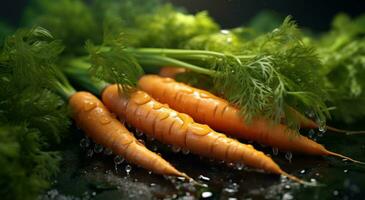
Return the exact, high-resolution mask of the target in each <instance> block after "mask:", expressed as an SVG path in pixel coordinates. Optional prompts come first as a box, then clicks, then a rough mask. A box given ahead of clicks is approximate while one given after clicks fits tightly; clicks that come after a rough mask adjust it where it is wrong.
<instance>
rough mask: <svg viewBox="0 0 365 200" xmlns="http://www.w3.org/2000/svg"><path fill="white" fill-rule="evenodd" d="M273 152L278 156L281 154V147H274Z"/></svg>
mask: <svg viewBox="0 0 365 200" xmlns="http://www.w3.org/2000/svg"><path fill="white" fill-rule="evenodd" d="M272 153H273V154H274V156H277V155H278V154H279V149H278V148H277V147H273V148H272Z"/></svg>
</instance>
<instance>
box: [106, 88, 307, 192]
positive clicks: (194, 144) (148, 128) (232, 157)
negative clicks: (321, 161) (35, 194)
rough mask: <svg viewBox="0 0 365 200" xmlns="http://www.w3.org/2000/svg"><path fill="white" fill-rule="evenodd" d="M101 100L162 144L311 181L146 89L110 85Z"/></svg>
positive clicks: (296, 179) (295, 179)
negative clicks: (126, 91)
mask: <svg viewBox="0 0 365 200" xmlns="http://www.w3.org/2000/svg"><path fill="white" fill-rule="evenodd" d="M102 101H103V102H104V104H105V106H106V107H107V108H109V109H110V110H111V111H112V112H114V113H116V114H117V115H118V116H119V117H121V118H123V119H124V120H126V122H128V123H130V124H131V125H132V126H134V127H136V128H138V129H139V130H141V131H143V132H144V133H146V134H147V135H149V136H151V137H154V138H156V139H157V140H159V141H160V142H162V143H165V144H170V145H174V146H178V147H180V148H183V149H188V150H190V151H191V152H192V153H195V154H198V155H202V156H206V157H211V158H215V159H218V160H224V161H226V162H233V163H242V164H245V165H247V166H250V167H254V168H257V169H262V170H265V171H266V172H270V173H274V174H279V175H284V176H287V177H289V178H290V179H292V180H294V181H297V182H300V183H302V184H309V185H310V184H311V183H307V182H305V181H303V180H300V179H298V178H296V177H294V176H292V175H289V174H287V173H286V172H284V171H283V170H282V169H281V168H280V167H279V166H278V165H277V164H276V163H275V162H274V161H273V160H272V159H271V158H270V157H268V156H266V155H265V154H264V153H262V152H260V151H257V150H255V149H254V148H253V147H252V145H245V144H242V143H240V142H238V141H237V140H235V139H231V138H228V137H227V136H225V135H224V134H221V133H217V132H215V131H214V130H212V129H211V128H209V126H207V125H203V124H198V123H195V122H194V120H193V119H192V118H191V117H190V116H188V115H186V114H183V113H179V112H177V111H174V110H172V109H170V108H169V107H168V106H167V105H163V104H161V103H159V102H157V101H156V100H154V99H153V98H151V97H150V96H149V95H148V94H147V93H145V92H142V91H135V92H134V93H132V94H130V95H128V96H127V95H120V93H119V92H118V87H117V85H110V86H108V87H107V88H106V89H105V90H104V91H103V94H102Z"/></svg>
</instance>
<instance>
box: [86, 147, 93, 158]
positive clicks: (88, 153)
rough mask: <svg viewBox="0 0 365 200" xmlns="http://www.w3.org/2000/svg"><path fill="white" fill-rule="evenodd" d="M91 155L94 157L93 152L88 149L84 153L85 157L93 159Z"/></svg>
mask: <svg viewBox="0 0 365 200" xmlns="http://www.w3.org/2000/svg"><path fill="white" fill-rule="evenodd" d="M93 155H94V151H93V150H92V149H88V150H87V152H86V156H87V157H89V158H91V157H93Z"/></svg>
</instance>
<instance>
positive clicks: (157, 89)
mask: <svg viewBox="0 0 365 200" xmlns="http://www.w3.org/2000/svg"><path fill="white" fill-rule="evenodd" d="M138 85H139V87H140V88H141V89H142V90H144V91H145V92H147V93H149V94H150V95H151V96H152V97H154V98H156V99H157V100H158V101H160V102H162V103H167V104H168V105H169V106H171V107H172V108H173V109H176V110H177V111H180V112H184V113H187V114H189V115H190V116H192V117H193V119H195V120H196V121H197V122H199V123H204V124H207V125H209V126H211V127H212V128H213V129H214V130H218V131H222V132H224V133H227V134H229V135H231V136H234V137H237V138H243V139H247V140H253V141H256V142H259V143H261V144H265V145H269V146H272V147H277V148H279V149H280V150H283V151H293V152H299V153H304V154H311V155H323V156H337V157H341V158H344V159H347V160H351V161H353V162H358V163H361V162H360V161H356V160H353V159H351V158H349V157H346V156H343V155H340V154H337V153H334V152H331V151H329V150H327V149H325V147H324V146H322V145H320V144H318V143H316V142H315V141H313V140H310V139H309V138H307V137H304V136H302V135H300V134H299V133H297V132H295V131H294V130H291V129H289V128H288V127H286V126H284V125H282V124H273V123H271V122H270V121H268V120H266V119H264V118H259V117H257V118H254V119H252V121H251V123H249V124H248V123H245V121H244V120H243V118H242V117H241V116H240V114H239V110H238V109H237V108H236V107H234V106H231V105H230V104H229V103H228V102H227V101H226V100H224V99H222V98H219V97H217V96H215V95H213V94H211V93H209V92H207V91H204V90H200V89H197V88H193V87H191V86H188V85H186V84H183V83H178V82H175V81H174V80H173V79H171V78H161V77H159V76H156V75H145V76H143V77H142V78H141V79H140V80H139V82H138Z"/></svg>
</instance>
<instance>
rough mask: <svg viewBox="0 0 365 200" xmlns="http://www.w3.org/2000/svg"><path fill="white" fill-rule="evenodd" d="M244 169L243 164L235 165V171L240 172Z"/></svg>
mask: <svg viewBox="0 0 365 200" xmlns="http://www.w3.org/2000/svg"><path fill="white" fill-rule="evenodd" d="M244 167H245V165H244V164H243V163H236V169H237V170H239V171H241V170H242V169H243V168H244Z"/></svg>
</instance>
